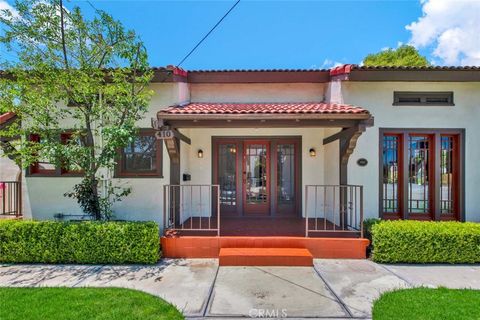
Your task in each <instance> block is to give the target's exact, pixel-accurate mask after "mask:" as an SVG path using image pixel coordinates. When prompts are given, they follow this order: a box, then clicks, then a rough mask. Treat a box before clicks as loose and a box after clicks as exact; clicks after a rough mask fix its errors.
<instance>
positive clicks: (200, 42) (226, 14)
mask: <svg viewBox="0 0 480 320" xmlns="http://www.w3.org/2000/svg"><path fill="white" fill-rule="evenodd" d="M239 3H240V0H237V2H235V4H234V5H233V6H232V7H231V8H230V9H229V10H228V11H227V12H226V13H225V14H224V15H223V17H222V18H221V19H220V20H218V22H217V23H216V24H215V25H214V26H213V28H212V29H210V31H208V32H207V34H206V35H205V36H204V37H203V38H202V40H200V41H199V42H198V43H197V44H196V45H195V47H193V49H192V50H190V52H189V53H188V54H187V55H186V56H185V57H184V58H183V59H182V60H181V61H180V62H179V63H178V64H177V67H180V65H181V64H182V63H183V62H185V60H187V59H188V57H190V55H191V54H192V53H193V52H194V51H195V50H196V49H197V48H198V46H200V44H202V42H203V41H204V40H205V39H207V38H208V36H209V35H210V34H211V33H212V32H213V30H215V28H217V27H218V25H219V24H220V23H222V21H223V19H225V18H226V17H227V16H228V15H229V14H230V12H232V10H233V9H235V7H236V6H237V4H239Z"/></svg>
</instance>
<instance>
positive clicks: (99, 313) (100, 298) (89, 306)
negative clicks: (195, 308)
mask: <svg viewBox="0 0 480 320" xmlns="http://www.w3.org/2000/svg"><path fill="white" fill-rule="evenodd" d="M0 319H2V320H10V319H12V320H13V319H25V320H27V319H29V320H30V319H32V320H33V319H38V320H40V319H49V320H58V319H65V320H66V319H101V320H107V319H108V320H110V319H121V320H129V319H141V320H149V319H183V316H182V315H181V313H180V312H179V311H178V310H177V309H175V307H173V306H172V305H170V304H168V303H167V302H165V301H163V300H162V299H160V298H157V297H155V296H152V295H150V294H147V293H143V292H140V291H135V290H129V289H119V288H0Z"/></svg>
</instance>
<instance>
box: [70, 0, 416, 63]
mask: <svg viewBox="0 0 480 320" xmlns="http://www.w3.org/2000/svg"><path fill="white" fill-rule="evenodd" d="M233 3H234V1H216V2H205V1H92V4H93V5H94V6H95V7H96V8H98V9H103V10H105V11H108V12H109V13H111V14H112V15H113V16H114V17H115V18H117V19H119V20H121V21H122V22H123V23H124V24H125V26H127V27H129V28H132V29H134V30H136V32H137V33H138V34H139V35H141V37H142V40H143V41H144V42H145V44H146V46H147V48H148V52H149V56H150V61H151V64H152V65H156V66H163V65H167V64H177V63H178V62H179V61H180V60H181V59H182V58H183V56H184V55H185V54H186V53H188V52H189V51H190V49H191V48H192V47H193V46H194V45H195V44H196V42H197V41H199V40H200V39H201V38H202V37H203V36H204V34H205V33H206V32H208V30H210V28H211V27H212V26H213V25H214V24H215V23H216V22H217V21H218V19H219V18H220V17H221V16H222V15H223V14H224V13H225V12H226V11H227V10H228V9H229V8H230V6H232V4H233ZM73 4H77V5H79V6H81V7H82V8H84V9H85V10H86V11H89V10H92V9H91V7H90V6H89V4H88V3H86V2H82V1H75V2H73ZM70 5H71V4H70ZM420 15H421V6H420V3H419V2H418V1H306V2H303V1H246V0H242V1H241V2H240V4H239V5H238V6H237V7H236V8H235V10H234V11H232V12H231V14H230V15H229V16H228V17H227V18H226V19H225V20H224V21H223V22H222V24H221V25H220V26H219V27H218V28H217V29H216V30H215V31H214V32H213V33H212V34H211V35H210V37H209V38H208V39H207V40H206V41H205V42H203V43H202V45H201V46H200V47H199V48H198V49H197V50H196V51H195V53H194V54H193V55H192V56H190V58H189V59H188V60H186V61H185V62H184V64H183V65H182V67H184V68H187V69H203V68H205V69H211V68H312V67H313V68H322V67H330V66H331V65H332V64H334V63H335V62H340V63H359V62H360V61H362V59H363V58H364V57H365V55H366V54H368V53H371V52H377V51H379V50H381V49H382V48H384V47H396V46H397V43H398V42H399V41H401V42H407V41H408V39H409V37H410V35H409V32H408V31H407V30H406V29H405V26H406V25H407V24H409V23H411V22H412V21H414V20H416V19H417V18H418V17H419V16H420Z"/></svg>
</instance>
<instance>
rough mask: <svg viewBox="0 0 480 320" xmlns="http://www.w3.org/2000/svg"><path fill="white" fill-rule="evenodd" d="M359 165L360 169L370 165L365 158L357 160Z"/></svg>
mask: <svg viewBox="0 0 480 320" xmlns="http://www.w3.org/2000/svg"><path fill="white" fill-rule="evenodd" d="M357 164H358V165H359V166H360V167H365V166H366V165H367V164H368V160H367V159H365V158H360V159H358V160H357Z"/></svg>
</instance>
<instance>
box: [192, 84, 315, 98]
mask: <svg viewBox="0 0 480 320" xmlns="http://www.w3.org/2000/svg"><path fill="white" fill-rule="evenodd" d="M190 95H191V101H195V102H312V101H323V99H324V84H321V83H229V84H222V83H212V84H210V83H209V84H204V83H202V84H191V85H190Z"/></svg>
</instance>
